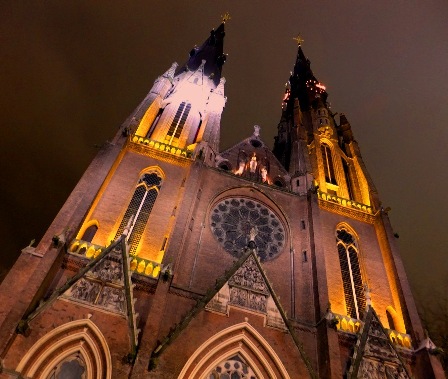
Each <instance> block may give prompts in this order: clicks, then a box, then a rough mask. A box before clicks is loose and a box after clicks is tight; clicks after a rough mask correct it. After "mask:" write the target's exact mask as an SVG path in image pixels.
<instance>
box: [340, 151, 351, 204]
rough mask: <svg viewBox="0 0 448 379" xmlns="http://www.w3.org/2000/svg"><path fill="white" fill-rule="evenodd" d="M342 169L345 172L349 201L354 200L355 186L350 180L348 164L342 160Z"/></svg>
mask: <svg viewBox="0 0 448 379" xmlns="http://www.w3.org/2000/svg"><path fill="white" fill-rule="evenodd" d="M342 168H343V170H344V176H345V182H346V183H347V192H348V196H349V199H351V200H352V199H354V195H353V185H352V181H351V179H350V169H349V167H348V163H347V162H346V161H345V159H342Z"/></svg>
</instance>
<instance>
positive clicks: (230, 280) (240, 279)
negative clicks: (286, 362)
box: [148, 242, 317, 378]
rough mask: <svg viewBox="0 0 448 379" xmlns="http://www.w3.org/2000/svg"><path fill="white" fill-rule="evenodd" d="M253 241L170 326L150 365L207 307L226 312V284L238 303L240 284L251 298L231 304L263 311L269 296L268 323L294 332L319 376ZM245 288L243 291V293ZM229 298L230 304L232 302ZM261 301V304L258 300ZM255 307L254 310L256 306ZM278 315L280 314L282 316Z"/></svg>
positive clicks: (298, 343)
mask: <svg viewBox="0 0 448 379" xmlns="http://www.w3.org/2000/svg"><path fill="white" fill-rule="evenodd" d="M252 244H253V242H250V243H249V247H248V248H247V249H246V252H245V254H244V255H243V256H242V257H241V258H240V259H239V260H238V261H237V262H236V263H235V264H234V265H233V267H232V268H231V269H230V270H228V271H227V272H226V274H225V275H224V276H223V277H222V278H219V279H218V280H217V281H216V285H215V287H214V288H213V289H211V290H209V291H208V292H207V293H206V294H205V295H204V297H203V298H202V299H200V300H199V301H197V303H196V304H195V305H194V306H193V308H192V309H191V310H190V312H188V313H187V314H186V315H185V317H184V318H183V319H182V321H181V322H180V323H179V324H176V326H175V327H174V328H173V329H171V330H170V332H169V334H168V335H167V336H166V337H165V338H164V339H162V340H161V342H159V343H158V344H157V346H156V348H155V349H154V350H153V352H152V354H151V359H150V362H149V364H148V369H149V370H152V368H153V367H154V365H155V362H156V361H157V358H158V357H159V356H160V355H161V354H162V353H163V352H164V351H165V349H166V348H167V347H168V346H169V345H170V344H171V343H172V342H173V341H174V340H175V339H176V338H177V336H178V335H179V334H180V333H181V332H182V331H183V330H184V329H185V328H187V326H188V324H189V323H190V322H191V321H192V320H193V319H194V318H195V317H196V315H197V314H198V313H199V312H201V311H203V310H204V309H205V310H209V311H216V312H220V313H226V312H227V305H226V306H224V305H223V304H222V302H220V300H219V293H220V292H221V294H225V293H226V292H225V291H226V290H225V288H226V286H227V287H228V291H229V292H228V299H229V301H230V299H232V300H234V301H235V302H236V303H238V302H239V298H238V296H237V294H236V293H235V297H232V296H233V295H230V290H231V288H238V289H240V290H243V291H246V294H247V296H248V297H247V302H244V305H243V304H242V303H243V301H242V300H241V302H240V303H239V304H230V305H236V306H240V307H243V308H246V309H249V310H251V309H252V307H253V308H256V309H255V310H256V311H257V309H258V311H260V310H261V309H264V307H265V306H264V305H260V304H263V303H260V302H259V300H260V298H261V297H263V296H266V298H267V299H266V307H267V306H268V304H273V305H274V306H275V308H273V311H272V316H271V318H269V317H267V318H266V320H267V323H266V325H267V326H271V327H275V328H279V329H283V330H285V331H287V332H288V334H289V335H290V336H291V338H292V339H293V341H294V344H295V345H296V347H297V349H298V350H299V353H300V355H301V357H302V359H303V362H304V364H305V366H306V368H307V370H308V372H309V374H310V377H311V378H316V377H317V376H316V374H315V372H314V369H313V367H312V366H311V362H310V360H309V358H308V356H307V355H306V353H305V351H304V349H303V346H302V345H303V344H302V343H301V342H300V341H299V339H298V337H297V334H296V332H295V329H294V327H293V326H292V324H291V323H290V322H289V320H288V318H287V316H286V313H285V311H284V310H283V308H282V307H281V304H280V301H279V299H278V297H277V295H276V294H275V292H274V290H273V288H272V286H271V284H270V282H269V280H268V279H267V277H266V274H265V272H264V270H263V268H262V267H261V264H260V261H259V260H258V256H257V251H256V249H255V248H254V246H251V245H252ZM249 271H250V279H249V280H247V281H246V278H244V274H245V273H248V272H249ZM241 293H242V292H241V291H240V294H241ZM251 294H256V295H258V297H257V296H256V297H255V298H254V297H252V299H257V300H256V301H253V303H252V305H251V298H250V295H251ZM269 299H271V300H272V302H271V303H269V302H268V301H269ZM229 301H227V304H228V303H229ZM257 301H258V304H257ZM252 311H253V310H252ZM278 315H279V316H280V317H278ZM268 322H271V323H272V324H271V325H269V324H268Z"/></svg>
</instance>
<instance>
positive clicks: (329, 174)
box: [320, 144, 337, 184]
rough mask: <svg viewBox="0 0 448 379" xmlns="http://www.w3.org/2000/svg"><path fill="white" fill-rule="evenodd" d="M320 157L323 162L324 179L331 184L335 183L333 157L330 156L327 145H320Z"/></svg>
mask: <svg viewBox="0 0 448 379" xmlns="http://www.w3.org/2000/svg"><path fill="white" fill-rule="evenodd" d="M320 148H321V151H322V159H323V162H324V172H325V181H326V182H327V183H331V184H337V182H336V177H335V175H334V167H333V157H332V156H331V149H330V147H329V146H327V145H325V144H324V145H321V147H320Z"/></svg>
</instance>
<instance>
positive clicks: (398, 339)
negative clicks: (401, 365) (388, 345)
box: [386, 329, 412, 349]
mask: <svg viewBox="0 0 448 379" xmlns="http://www.w3.org/2000/svg"><path fill="white" fill-rule="evenodd" d="M386 332H387V335H388V337H389V339H390V341H391V342H392V343H393V344H394V345H395V346H398V347H401V348H404V349H412V345H411V336H410V335H409V334H405V333H400V332H398V331H396V330H392V329H386Z"/></svg>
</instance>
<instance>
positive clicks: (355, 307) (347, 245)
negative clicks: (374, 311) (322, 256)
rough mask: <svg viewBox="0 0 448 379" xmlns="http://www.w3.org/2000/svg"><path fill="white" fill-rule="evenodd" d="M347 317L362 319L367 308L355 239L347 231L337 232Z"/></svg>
mask: <svg viewBox="0 0 448 379" xmlns="http://www.w3.org/2000/svg"><path fill="white" fill-rule="evenodd" d="M336 236H337V246H338V253H339V263H340V266H341V273H342V282H343V286H344V296H345V305H346V307H347V315H348V316H350V317H351V318H355V319H361V318H362V315H363V313H364V309H365V307H366V299H365V293H364V286H363V281H362V275H361V267H360V264H359V256H358V246H357V242H356V239H355V237H354V236H353V235H352V234H351V233H350V232H349V231H348V230H346V229H344V228H340V229H338V230H337V232H336Z"/></svg>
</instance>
